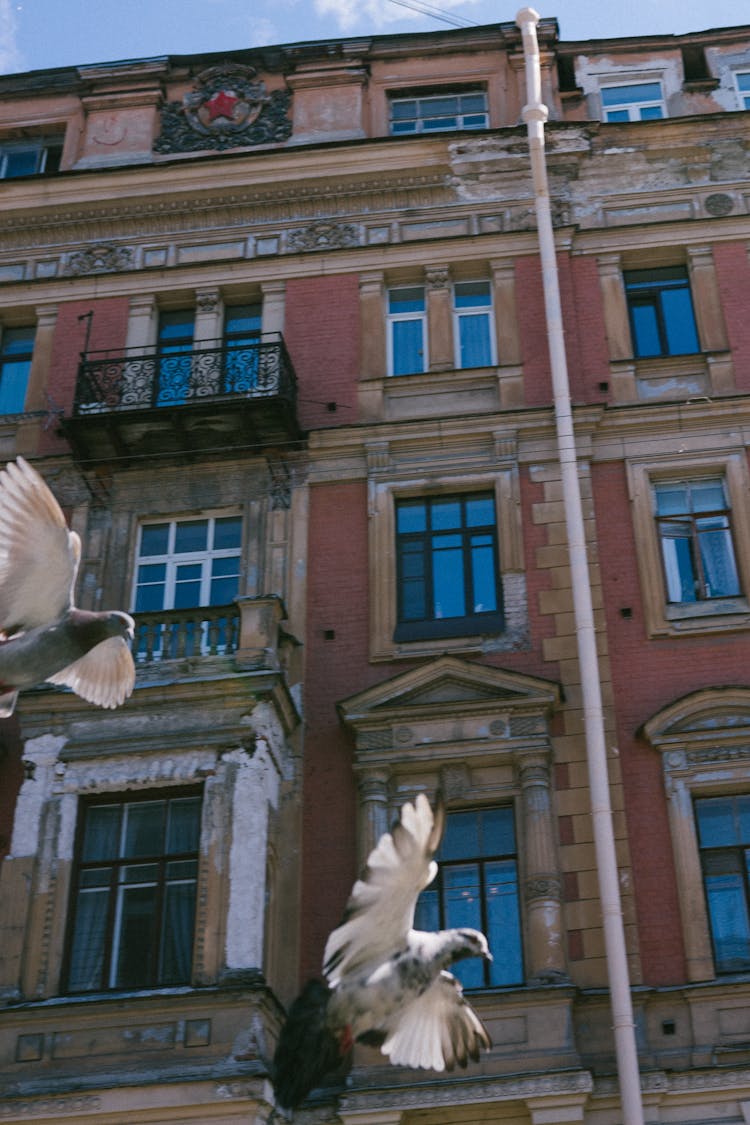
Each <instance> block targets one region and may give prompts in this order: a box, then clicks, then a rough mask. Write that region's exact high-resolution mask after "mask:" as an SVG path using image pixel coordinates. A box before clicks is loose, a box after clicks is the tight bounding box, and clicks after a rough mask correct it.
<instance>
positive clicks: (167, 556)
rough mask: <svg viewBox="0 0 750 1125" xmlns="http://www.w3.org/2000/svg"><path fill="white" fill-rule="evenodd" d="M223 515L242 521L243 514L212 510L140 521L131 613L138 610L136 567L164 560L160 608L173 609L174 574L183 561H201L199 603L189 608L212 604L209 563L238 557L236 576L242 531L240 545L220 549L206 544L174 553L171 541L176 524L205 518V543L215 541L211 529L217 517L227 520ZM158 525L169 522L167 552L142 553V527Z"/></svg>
mask: <svg viewBox="0 0 750 1125" xmlns="http://www.w3.org/2000/svg"><path fill="white" fill-rule="evenodd" d="M226 518H236V519H240V520H241V518H242V516H241V513H240V512H237V511H229V512H215V513H212V514H210V515H207V514H202V515H200V516H181V517H178V518H174V519H153V520H144V522H143V523H142V524H140V526H139V528H138V544H137V548H136V555H135V567H134V573H133V593H132V598H131V605H132V607H133V612H137V611H136V609H135V605H136V599H137V597H138V589H139V582H138V570H139V567H140V566H141V565H142V564H145V565H150V564H156V563H164V564H165V565H166V574H165V582H164V599H163V600H164V604H163V605H162V607H161V610H164V611H166V610H169V609H173V608H174V595H175V589H176V575H177V567H178V565H179V564H185V563H187V564H196V563H200V565H201V580H200V581H201V593H200V601H199V602H198V605H197V606H195V607H190V608H195V609H198V608H201V607H204V606H210V605H211V602H210V600H209V599H210V593H211V563H212V562H213V561H214V559H218V558H236V559H237V571H238V575H239V574H240V572H241V565H242V533H240V545H239V546H238V547H222V548H219V549H214V548H213V547H209V548H206V549H205V550H203V551H190V552H188V551H180V552H175V550H174V542H175V535H176V529H177V526H178V525H179V524H185V523H195V522H199V521H203V520H205V521H206V522H207V523H208V525H209V537H208V542H209V543H213V541H214V528H215V525H216V520H217V519H226ZM157 524H168V525H169V539H168V545H167V551H166V552H165V553H164V554H161V555H142V554H141V545H142V540H143V529H144V528H146V527H153V526H155V525H157ZM238 587H239V579H238ZM142 612H144V613H159V612H161V611H160V610H158V609H154V610H143V611H142Z"/></svg>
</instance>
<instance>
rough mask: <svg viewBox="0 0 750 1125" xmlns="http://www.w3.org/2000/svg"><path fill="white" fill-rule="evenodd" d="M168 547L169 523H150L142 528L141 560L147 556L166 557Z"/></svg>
mask: <svg viewBox="0 0 750 1125" xmlns="http://www.w3.org/2000/svg"><path fill="white" fill-rule="evenodd" d="M168 547H169V524H168V523H149V524H145V525H144V526H143V527H142V528H141V558H144V557H145V556H147V555H166V553H167V549H168Z"/></svg>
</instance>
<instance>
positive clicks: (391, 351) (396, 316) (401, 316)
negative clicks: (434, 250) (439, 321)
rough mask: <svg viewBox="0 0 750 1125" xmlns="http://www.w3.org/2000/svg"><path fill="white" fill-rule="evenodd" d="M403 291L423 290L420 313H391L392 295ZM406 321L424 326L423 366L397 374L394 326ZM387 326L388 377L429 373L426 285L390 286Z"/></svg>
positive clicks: (387, 303) (387, 300)
mask: <svg viewBox="0 0 750 1125" xmlns="http://www.w3.org/2000/svg"><path fill="white" fill-rule="evenodd" d="M403 289H421V291H422V310H421V311H420V312H416V311H413V312H391V294H392V293H397V292H399V291H400V290H403ZM405 321H419V322H420V323H421V325H422V366H421V368H419V369H418V370H416V371H402V372H398V374H397V373H396V370H395V367H396V364H395V359H396V352H395V347H394V326H395V325H396V324H399V323H403V322H405ZM386 324H387V337H388V375H389V376H393V377H394V378H398V377H401V376H402V375H421V374H424V372H425V371H427V368H428V366H429V343H428V335H427V290H426V287H425V286H424V285H420V284H415V285H408V284H404V285H390V286H389V287H388V290H387V292H386Z"/></svg>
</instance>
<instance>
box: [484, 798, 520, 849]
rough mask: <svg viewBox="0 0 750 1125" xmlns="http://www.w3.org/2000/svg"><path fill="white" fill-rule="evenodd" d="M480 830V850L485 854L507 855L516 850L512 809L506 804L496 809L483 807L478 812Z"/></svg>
mask: <svg viewBox="0 0 750 1125" xmlns="http://www.w3.org/2000/svg"><path fill="white" fill-rule="evenodd" d="M479 823H480V826H481V830H482V842H481V852H480V853H479V854H481V855H485V856H491V855H507V854H509V853H512V852H515V850H516V833H515V826H514V817H513V809H512V808H511V807H510V806H509V805H508V806H505V807H503V808H498V809H483V810H482V812H481V813H480V821H479Z"/></svg>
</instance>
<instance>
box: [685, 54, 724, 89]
mask: <svg viewBox="0 0 750 1125" xmlns="http://www.w3.org/2000/svg"><path fill="white" fill-rule="evenodd" d="M680 51H681V53H682V73H683V74H684V76H685V82H686V83H687V84H688V85H689V84H691V83H693V82H697V83H709V84H715V85H717V86H718V84H719V83H718V80H717V79H715V78H714V76H713V75H712V74H711V71H710V70H709V69H708V62H707V60H706V51H705V48H704V47H702V46H700V45H699V44H696V45H693V46H690V45H687V46H684V47H681V48H680Z"/></svg>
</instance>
